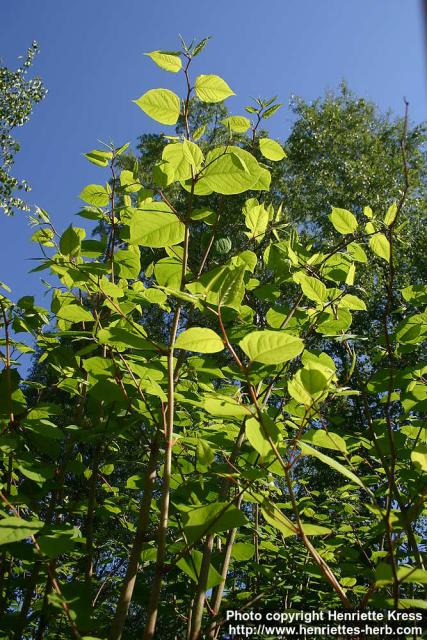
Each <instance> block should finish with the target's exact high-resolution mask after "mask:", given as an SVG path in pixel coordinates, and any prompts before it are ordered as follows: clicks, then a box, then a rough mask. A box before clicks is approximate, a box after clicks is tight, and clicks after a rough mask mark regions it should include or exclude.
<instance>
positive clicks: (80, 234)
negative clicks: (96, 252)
mask: <svg viewBox="0 0 427 640" xmlns="http://www.w3.org/2000/svg"><path fill="white" fill-rule="evenodd" d="M85 235H86V231H85V230H84V229H80V228H78V227H77V228H76V227H72V226H71V225H70V226H69V227H68V229H66V230H65V231H64V233H63V234H62V236H61V238H60V240H59V250H60V252H61V253H62V255H63V256H77V255H78V254H79V253H80V245H81V242H82V240H83V238H84V237H85Z"/></svg>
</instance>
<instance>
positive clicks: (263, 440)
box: [245, 413, 280, 458]
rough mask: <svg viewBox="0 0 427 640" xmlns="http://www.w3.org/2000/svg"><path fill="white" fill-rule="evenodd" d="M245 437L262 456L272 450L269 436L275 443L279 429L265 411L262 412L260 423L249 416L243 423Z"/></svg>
mask: <svg viewBox="0 0 427 640" xmlns="http://www.w3.org/2000/svg"><path fill="white" fill-rule="evenodd" d="M245 433H246V437H247V439H248V440H249V442H250V443H251V445H252V446H253V448H254V449H255V450H256V451H258V453H259V455H260V456H261V457H262V458H266V457H267V456H268V455H269V454H270V453H272V452H273V449H272V447H271V444H270V441H269V438H268V437H270V438H271V440H272V442H273V443H274V444H277V442H278V439H279V434H280V431H279V429H278V427H277V426H276V425H275V423H274V421H273V420H272V419H271V418H270V416H268V415H267V414H266V413H264V414H263V422H262V425H261V423H260V421H259V420H258V419H257V418H249V419H248V420H246V423H245Z"/></svg>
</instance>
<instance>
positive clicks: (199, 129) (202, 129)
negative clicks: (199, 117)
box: [193, 124, 206, 142]
mask: <svg viewBox="0 0 427 640" xmlns="http://www.w3.org/2000/svg"><path fill="white" fill-rule="evenodd" d="M205 131H206V125H205V124H203V125H202V126H201V127H197V129H196V130H195V131H194V133H193V140H194V142H196V141H197V140H199V139H200V138H201V137H202V135H203V134H204V133H205Z"/></svg>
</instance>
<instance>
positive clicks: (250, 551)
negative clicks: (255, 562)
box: [231, 542, 255, 562]
mask: <svg viewBox="0 0 427 640" xmlns="http://www.w3.org/2000/svg"><path fill="white" fill-rule="evenodd" d="M231 555H232V557H233V558H234V559H235V560H236V561H237V562H244V561H245V560H250V559H251V558H253V557H254V555H255V545H253V544H251V543H250V542H235V543H234V545H233V550H232V552H231Z"/></svg>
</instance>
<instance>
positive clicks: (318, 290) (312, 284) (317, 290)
mask: <svg viewBox="0 0 427 640" xmlns="http://www.w3.org/2000/svg"><path fill="white" fill-rule="evenodd" d="M293 279H294V280H295V282H298V283H299V285H300V286H301V289H302V291H303V293H304V295H305V296H307V298H308V299H309V300H314V301H315V302H318V303H320V304H322V303H323V302H325V301H326V299H327V297H328V294H327V291H326V287H325V285H324V284H323V282H320V280H319V279H318V278H314V277H313V276H306V275H305V273H302V271H298V272H297V273H295V274H294V276H293Z"/></svg>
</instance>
